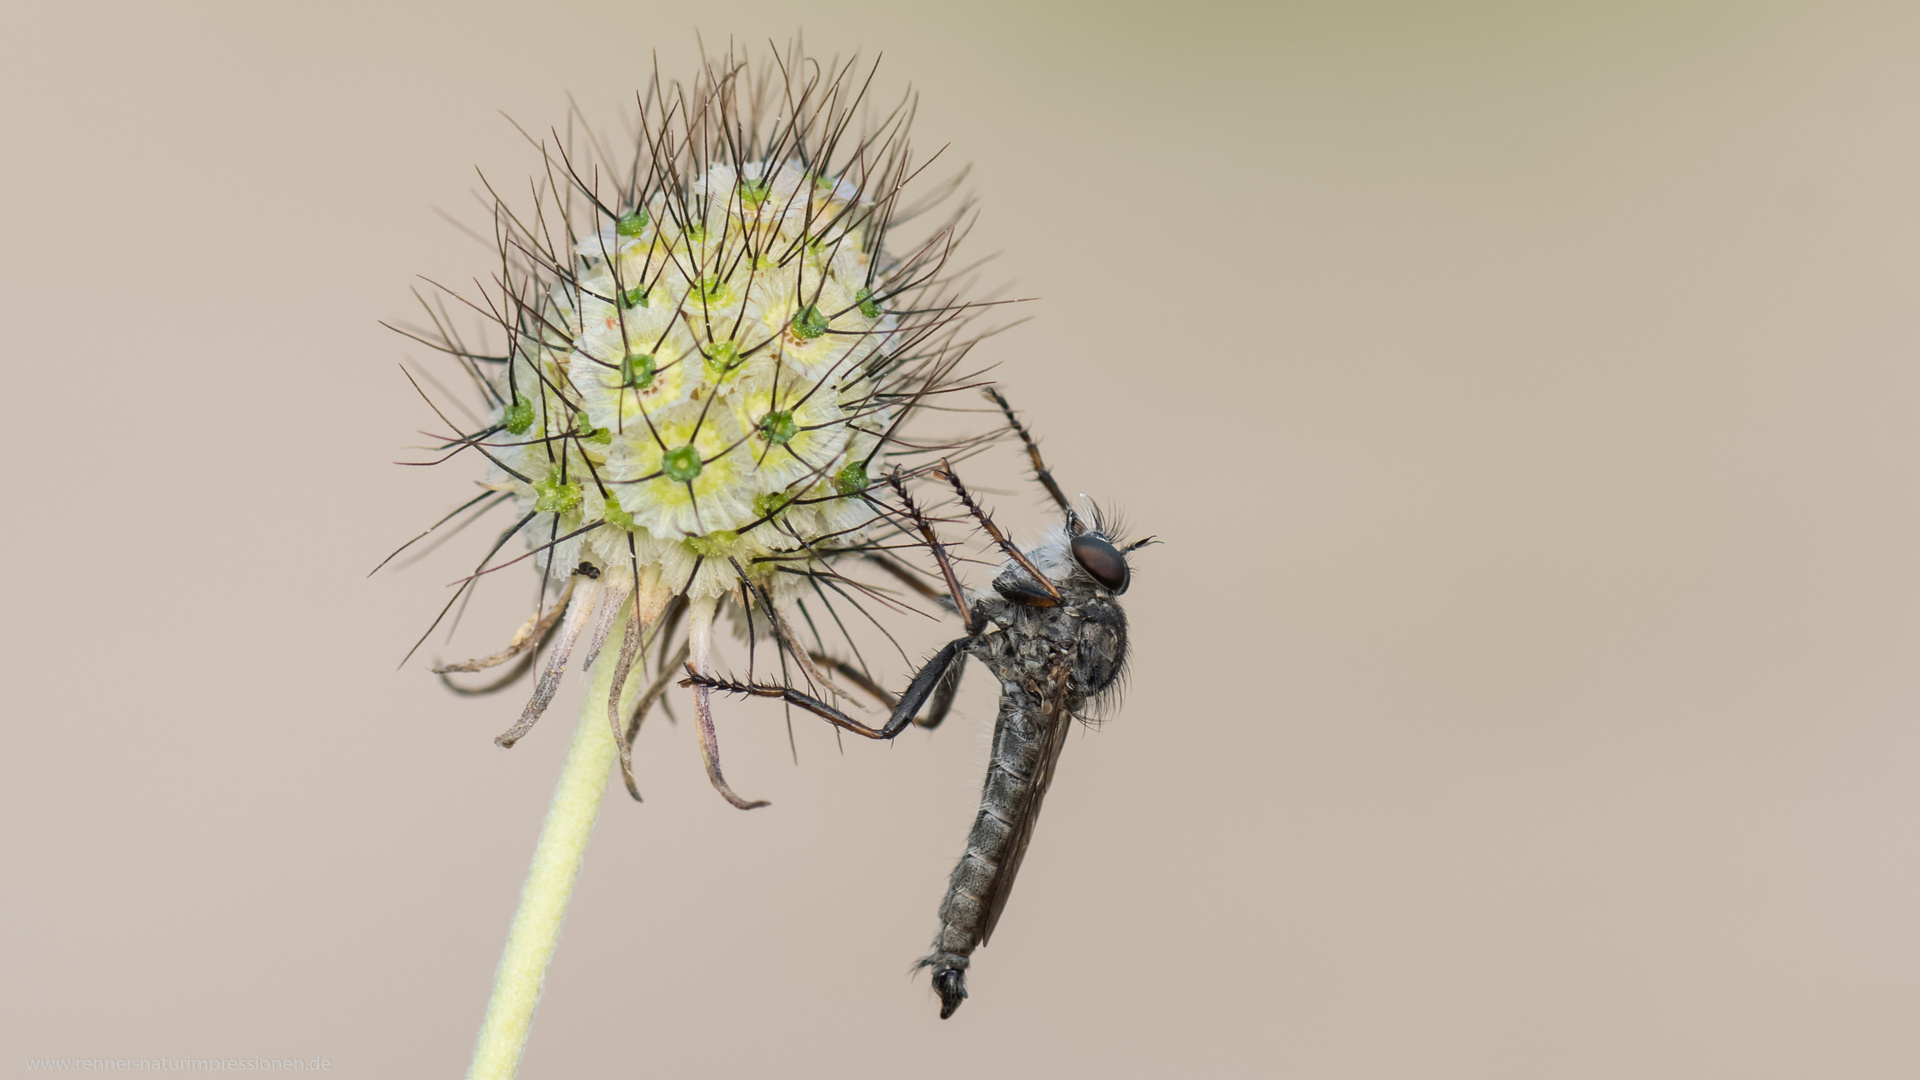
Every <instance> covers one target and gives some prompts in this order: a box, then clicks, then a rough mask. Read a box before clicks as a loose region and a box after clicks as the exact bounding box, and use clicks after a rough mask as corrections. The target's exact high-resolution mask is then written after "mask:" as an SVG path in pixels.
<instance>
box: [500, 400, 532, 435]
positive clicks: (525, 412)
mask: <svg viewBox="0 0 1920 1080" xmlns="http://www.w3.org/2000/svg"><path fill="white" fill-rule="evenodd" d="M500 422H501V423H502V424H505V425H506V428H507V431H509V432H510V433H512V434H514V435H525V434H526V433H527V429H528V428H531V427H532V426H533V402H531V401H528V400H527V399H526V398H524V397H515V398H514V399H513V404H511V405H509V406H507V408H506V411H504V412H502V413H501V414H500Z"/></svg>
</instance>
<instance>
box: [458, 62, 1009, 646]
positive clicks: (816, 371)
mask: <svg viewBox="0 0 1920 1080" xmlns="http://www.w3.org/2000/svg"><path fill="white" fill-rule="evenodd" d="M697 70H699V72H700V74H699V75H698V76H697V77H696V78H695V79H694V80H693V81H692V82H690V83H688V84H684V85H682V84H668V85H666V86H665V87H664V88H661V87H659V86H655V87H653V88H651V89H647V90H644V91H643V92H642V95H641V98H640V102H639V104H640V113H641V114H640V116H639V117H638V118H637V122H636V123H634V124H632V125H631V126H632V127H634V128H635V129H636V130H638V131H639V132H640V137H639V138H637V139H636V140H635V141H634V142H633V143H632V144H631V145H630V147H629V150H628V152H627V155H626V156H621V155H607V156H604V157H603V156H601V151H600V149H599V148H600V147H602V146H604V145H607V144H606V142H605V140H604V139H600V138H593V139H586V140H584V141H583V142H582V143H579V144H576V145H577V146H579V147H580V148H581V149H580V150H579V153H578V154H576V153H575V152H574V151H573V150H572V149H569V150H568V151H566V152H562V151H561V150H559V149H557V148H553V149H549V150H548V151H547V153H548V155H549V156H548V159H547V160H545V161H542V162H541V163H540V165H539V172H540V175H541V176H542V177H551V178H557V182H556V183H553V184H544V185H542V186H539V187H537V188H536V190H535V198H536V199H539V200H540V204H539V205H537V206H533V207H522V206H507V205H504V204H502V205H499V206H498V207H497V208H496V212H495V220H494V222H493V223H492V224H493V226H494V232H495V233H496V234H497V235H498V236H500V237H501V250H500V254H499V258H498V260H497V261H496V262H494V263H493V265H492V266H491V267H490V271H489V272H490V274H491V275H492V281H493V285H492V287H491V288H490V290H489V291H488V293H487V295H484V296H482V297H478V298H469V300H468V303H467V305H466V306H467V307H468V308H469V309H471V310H475V311H480V312H488V313H492V314H493V317H494V319H495V321H496V323H497V326H496V328H495V331H496V333H497V334H498V335H500V337H502V338H503V339H504V341H503V342H497V343H495V344H493V345H492V346H491V347H487V348H481V347H477V346H475V345H473V344H472V343H471V342H469V341H467V340H465V338H464V337H462V336H459V335H456V334H455V333H454V332H453V331H451V330H448V329H446V328H445V327H444V326H442V329H441V333H442V337H441V343H442V345H443V348H444V351H445V352H447V353H448V354H449V355H451V356H452V357H454V358H455V359H456V360H457V361H458V362H459V363H460V364H462V365H463V366H464V367H466V369H467V371H468V373H469V374H470V375H471V376H472V377H473V381H475V382H477V383H479V384H482V385H483V386H484V387H485V393H486V394H487V406H488V408H490V409H491V412H492V415H491V417H490V421H491V422H490V423H489V424H482V425H477V427H480V428H484V429H485V430H483V431H480V432H478V433H477V434H469V433H466V432H456V433H453V434H454V438H453V439H452V440H450V442H449V445H450V446H457V447H459V448H460V449H461V450H465V449H468V448H471V449H473V450H475V451H476V452H478V453H480V454H483V455H484V456H485V458H486V459H487V462H488V467H489V469H490V475H489V477H488V479H487V484H488V486H489V487H490V488H492V489H493V490H494V491H495V492H497V493H499V496H498V497H499V501H500V503H507V504H511V505H512V506H513V508H514V509H515V516H516V520H517V521H518V525H517V526H516V529H515V531H517V533H518V534H519V536H520V537H521V539H522V540H523V541H524V543H525V544H526V546H527V548H528V551H529V556H530V561H531V562H532V563H533V564H534V565H536V566H538V567H539V568H540V569H541V571H542V573H543V574H545V575H546V577H547V581H546V582H545V584H546V585H550V586H553V587H556V588H557V587H560V586H562V585H563V584H564V582H565V580H566V579H567V578H568V577H569V576H570V575H573V574H576V573H581V574H585V572H586V571H591V572H592V573H591V575H588V576H591V578H592V580H593V581H595V582H597V585H596V586H595V587H596V588H598V589H601V590H617V589H618V588H620V587H622V585H621V583H622V582H624V583H625V586H624V587H626V588H629V589H633V590H639V589H641V588H643V587H644V588H655V587H656V586H657V588H658V589H659V590H664V591H665V592H666V593H669V594H671V595H673V596H679V597H684V598H686V599H687V600H688V601H690V602H691V603H692V605H693V608H692V610H694V611H695V612H696V615H695V616H694V619H696V620H697V619H698V618H701V617H705V618H707V619H709V620H711V618H712V617H713V609H714V605H716V604H739V603H741V602H742V597H743V596H744V597H749V598H750V599H749V601H748V602H750V603H753V604H755V605H756V606H758V605H763V604H764V605H766V606H769V607H771V608H772V609H773V613H776V614H778V615H779V617H780V618H781V619H788V617H789V615H793V616H795V617H794V618H792V619H791V620H790V621H791V622H794V623H799V622H800V620H799V618H798V617H797V612H796V611H795V610H794V609H795V608H796V607H797V604H798V603H799V602H800V600H801V597H802V596H803V595H804V596H807V597H813V596H819V597H820V598H821V601H820V602H821V603H823V604H831V603H832V601H831V600H829V599H828V598H827V597H826V595H825V594H824V593H823V591H822V590H821V588H820V587H819V586H818V584H817V583H818V582H819V580H820V579H821V578H831V577H835V576H838V575H840V574H841V571H840V570H839V569H838V564H840V563H841V562H843V561H845V562H847V563H848V564H849V565H854V563H853V562H852V560H853V559H854V558H855V557H856V556H862V555H864V554H865V553H867V552H871V551H873V550H875V549H876V548H878V547H881V546H883V545H885V544H886V542H887V541H889V540H892V539H895V537H896V534H897V532H898V526H897V525H896V522H897V521H898V520H899V518H898V516H897V514H896V513H894V512H893V510H892V509H890V508H889V506H888V505H887V504H886V503H885V502H884V500H885V499H886V498H887V497H888V490H889V487H888V485H887V484H884V483H876V481H878V480H880V479H881V478H882V477H884V476H886V475H888V474H889V473H890V472H891V471H892V470H894V469H896V468H898V469H903V470H905V471H906V474H907V477H908V480H909V482H911V481H912V479H913V477H914V476H915V475H917V474H918V473H919V472H922V471H924V470H925V468H926V467H928V466H931V465H933V464H935V463H937V462H938V461H939V460H940V458H941V456H942V455H943V454H944V453H947V452H949V451H956V450H961V449H964V448H966V447H969V446H972V445H974V444H975V443H976V442H977V439H976V438H975V437H973V436H971V435H969V434H968V433H965V432H934V433H928V432H925V431H923V430H921V428H920V427H919V426H918V425H917V424H916V423H915V420H916V413H917V412H918V411H919V410H921V409H922V408H923V407H925V406H930V405H936V404H938V403H939V401H940V400H941V397H942V395H944V394H945V393H947V392H949V391H950V390H952V389H956V388H959V387H962V386H971V385H974V384H976V381H977V378H976V374H975V373H974V371H972V370H968V371H964V372H962V371H957V369H958V367H959V365H960V363H961V359H962V357H964V356H965V354H966V353H967V351H968V350H969V349H970V348H971V347H972V346H973V345H974V344H975V343H976V342H977V341H978V340H979V334H978V333H975V332H974V331H973V330H972V328H971V320H972V319H973V317H974V313H975V310H976V309H973V308H970V307H969V306H968V305H966V304H964V303H962V302H961V299H960V294H959V285H958V283H956V282H955V281H953V280H952V279H950V278H949V276H948V275H947V274H946V272H945V270H946V267H947V265H948V264H947V260H948V259H949V258H950V256H951V255H952V254H953V248H954V241H955V240H956V229H955V224H954V223H956V222H959V221H961V220H962V219H963V217H964V211H965V208H964V207H961V208H959V209H958V211H956V212H953V213H949V214H946V215H944V216H943V215H940V214H931V215H924V216H921V217H920V218H919V220H921V221H928V222H934V223H935V224H934V225H933V226H932V227H931V229H924V230H923V231H921V232H919V233H918V234H917V235H912V236H909V237H907V238H905V239H902V237H901V235H900V232H899V228H900V225H899V223H900V222H901V221H903V220H906V219H907V218H908V217H910V216H912V215H908V214H904V213H902V209H903V207H913V206H915V200H914V198H913V197H912V196H911V195H907V194H903V188H904V186H905V185H906V184H907V182H908V181H909V179H911V178H913V177H914V176H916V175H917V174H918V173H919V171H920V170H921V169H922V168H923V167H924V166H925V164H926V161H925V160H924V159H923V158H920V157H917V156H916V155H915V153H914V152H913V150H912V148H911V147H910V146H909V143H908V141H907V138H906V126H907V121H908V119H909V118H910V117H911V116H912V115H913V112H914V109H913V103H912V101H911V100H910V99H909V100H906V101H903V102H901V103H899V104H898V105H894V104H886V105H885V106H884V107H880V106H878V105H877V104H876V103H871V102H867V101H865V100H864V95H865V94H866V93H867V89H866V88H867V87H868V86H870V85H871V83H870V75H871V73H870V72H867V71H863V70H857V69H855V68H854V67H853V66H852V65H851V64H827V65H821V64H818V63H815V62H813V61H811V60H809V59H807V58H806V57H805V56H803V55H802V54H800V53H799V52H798V50H794V51H792V52H791V53H789V54H788V55H786V56H783V57H779V58H777V60H776V59H774V58H769V60H768V61H767V62H766V63H764V64H762V65H760V67H759V68H758V70H757V72H756V71H755V70H753V67H752V65H751V64H749V62H748V58H747V57H746V56H744V55H743V54H740V53H728V54H726V55H724V56H722V57H715V58H709V59H708V61H707V62H706V63H704V64H702V65H699V66H698V69H697ZM863 124H870V126H866V127H864V128H863V126H862V125H863ZM501 190H506V189H505V188H504V187H503V188H501ZM918 209H923V208H917V209H916V213H917V212H918ZM882 297H884V298H885V302H884V303H882V301H881V300H880V299H879V298H882ZM433 315H434V317H433V321H434V322H435V323H436V325H437V326H439V325H441V324H443V323H444V319H443V318H442V317H441V315H440V313H439V309H437V308H435V309H433ZM450 415H451V414H450ZM947 415H948V416H954V415H964V414H956V413H948V414H947ZM498 504H499V503H496V504H490V505H498ZM523 557H528V556H523ZM490 558H491V556H490ZM491 565H492V564H491V563H489V564H485V565H483V566H482V567H481V568H480V569H481V570H483V571H484V570H486V569H489V568H490V567H491ZM581 568H585V569H584V570H582V569H581ZM480 576H481V575H478V574H476V575H475V577H476V578H478V577H480ZM642 583H648V584H646V585H644V586H643V585H642ZM836 592H838V590H836ZM547 595H551V593H548V594H547ZM635 595H636V596H637V595H638V592H637V591H636V592H635ZM840 595H844V593H841V594H840ZM702 605H705V606H704V607H702ZM655 610H656V611H657V610H658V609H657V608H656V609H655ZM703 610H704V611H705V612H707V614H706V615H705V616H700V615H699V614H698V612H700V611H703ZM756 618H757V619H758V621H757V623H750V625H755V626H757V627H758V631H757V632H760V633H765V632H766V627H767V626H768V625H770V624H771V623H772V622H773V621H775V620H770V619H767V618H759V617H758V616H756ZM709 625H710V622H709ZM783 647H788V646H787V645H784V644H783Z"/></svg>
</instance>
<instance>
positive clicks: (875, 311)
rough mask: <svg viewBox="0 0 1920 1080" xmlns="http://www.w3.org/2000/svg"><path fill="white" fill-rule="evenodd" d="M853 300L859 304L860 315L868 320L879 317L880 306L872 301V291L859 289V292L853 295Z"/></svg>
mask: <svg viewBox="0 0 1920 1080" xmlns="http://www.w3.org/2000/svg"><path fill="white" fill-rule="evenodd" d="M853 298H854V299H855V300H858V301H859V302H860V314H862V315H865V316H866V317H867V318H869V319H877V318H879V317H880V315H881V311H880V304H879V303H878V302H877V301H876V300H874V298H873V290H872V289H861V290H860V291H859V292H857V293H854V294H853Z"/></svg>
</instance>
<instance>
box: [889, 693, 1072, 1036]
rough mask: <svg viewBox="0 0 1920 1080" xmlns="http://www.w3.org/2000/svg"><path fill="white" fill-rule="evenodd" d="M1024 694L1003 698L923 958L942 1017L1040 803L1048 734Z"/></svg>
mask: <svg viewBox="0 0 1920 1080" xmlns="http://www.w3.org/2000/svg"><path fill="white" fill-rule="evenodd" d="M1024 696H1025V695H1021V694H1014V693H1009V694H1007V695H1006V696H1005V697H1003V698H1002V699H1001V702H1000V717H999V720H998V722H997V723H996V724H995V726H994V732H993V755H992V759H991V760H990V761H989V762H988V765H987V779H986V784H985V785H984V787H983V788H982V790H981V793H980V812H979V813H978V814H977V815H975V816H974V819H973V830H972V831H971V832H970V833H968V834H967V848H966V851H965V852H964V853H962V854H961V856H960V861H959V863H958V864H957V865H955V866H954V868H953V875H952V876H951V877H950V878H949V879H948V883H947V896H946V899H945V900H944V901H942V902H941V904H940V931H939V933H937V934H935V935H934V939H933V952H932V953H931V954H929V955H928V956H927V958H926V959H925V960H922V961H921V962H920V965H921V966H922V967H930V968H932V969H933V986H934V989H935V990H937V991H939V993H940V1016H941V1018H942V1019H945V1018H947V1017H949V1016H952V1015H953V1011H954V1010H955V1009H958V1008H959V1007H960V1002H961V1001H962V1000H963V999H964V998H965V997H966V996H967V989H966V970H967V965H968V963H969V957H971V956H972V955H973V950H974V949H975V948H976V947H978V946H979V945H980V943H981V941H982V939H984V938H985V937H986V935H987V933H988V932H989V931H990V930H991V929H992V922H993V918H994V916H995V914H996V912H995V911H994V910H993V905H994V904H995V903H996V902H997V901H998V900H999V899H1000V898H1003V897H1004V895H1005V890H1006V885H1007V882H1006V881H1004V880H1002V875H1006V874H1011V873H1012V872H1013V870H1014V866H1013V863H1014V862H1015V861H1017V859H1018V857H1019V854H1020V852H1019V851H1018V850H1017V836H1018V834H1020V833H1021V832H1022V828H1021V826H1022V825H1023V824H1024V823H1025V819H1026V816H1027V815H1028V814H1029V813H1032V812H1033V811H1035V810H1037V809H1038V806H1037V801H1038V800H1037V799H1036V798H1035V791H1036V784H1035V780H1036V778H1037V777H1038V775H1039V773H1040V770H1041V769H1042V768H1043V767H1044V765H1043V761H1042V758H1043V757H1044V756H1045V753H1046V751H1045V746H1044V744H1045V742H1046V740H1045V738H1044V732H1043V731H1042V727H1041V725H1040V724H1037V723H1035V719H1036V718H1035V717H1034V716H1033V714H1032V712H1031V710H1030V709H1028V708H1026V707H1025V706H1024V704H1023V703H1022V702H1020V701H1019V700H1017V699H1019V698H1023V697H1024Z"/></svg>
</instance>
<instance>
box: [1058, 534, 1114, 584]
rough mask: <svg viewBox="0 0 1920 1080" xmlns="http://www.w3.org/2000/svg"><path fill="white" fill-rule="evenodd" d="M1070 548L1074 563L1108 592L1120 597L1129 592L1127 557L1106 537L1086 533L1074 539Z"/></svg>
mask: <svg viewBox="0 0 1920 1080" xmlns="http://www.w3.org/2000/svg"><path fill="white" fill-rule="evenodd" d="M1070 547H1071V548H1072V550H1073V561H1074V562H1077V563H1079V564H1080V569H1082V570H1085V571H1086V572H1087V573H1089V574H1091V575H1093V580H1095V581H1097V582H1099V583H1100V584H1102V585H1104V586H1106V587H1107V591H1108V592H1110V593H1112V594H1114V595H1115V596H1118V595H1120V594H1121V593H1123V592H1126V591H1127V577H1128V571H1127V557H1126V556H1125V555H1122V554H1120V549H1118V548H1116V547H1114V546H1113V545H1112V544H1111V543H1108V542H1107V538H1106V537H1104V536H1101V535H1100V534H1099V533H1096V532H1084V533H1081V534H1080V535H1079V536H1076V537H1074V538H1073V540H1072V542H1071V544H1070Z"/></svg>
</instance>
